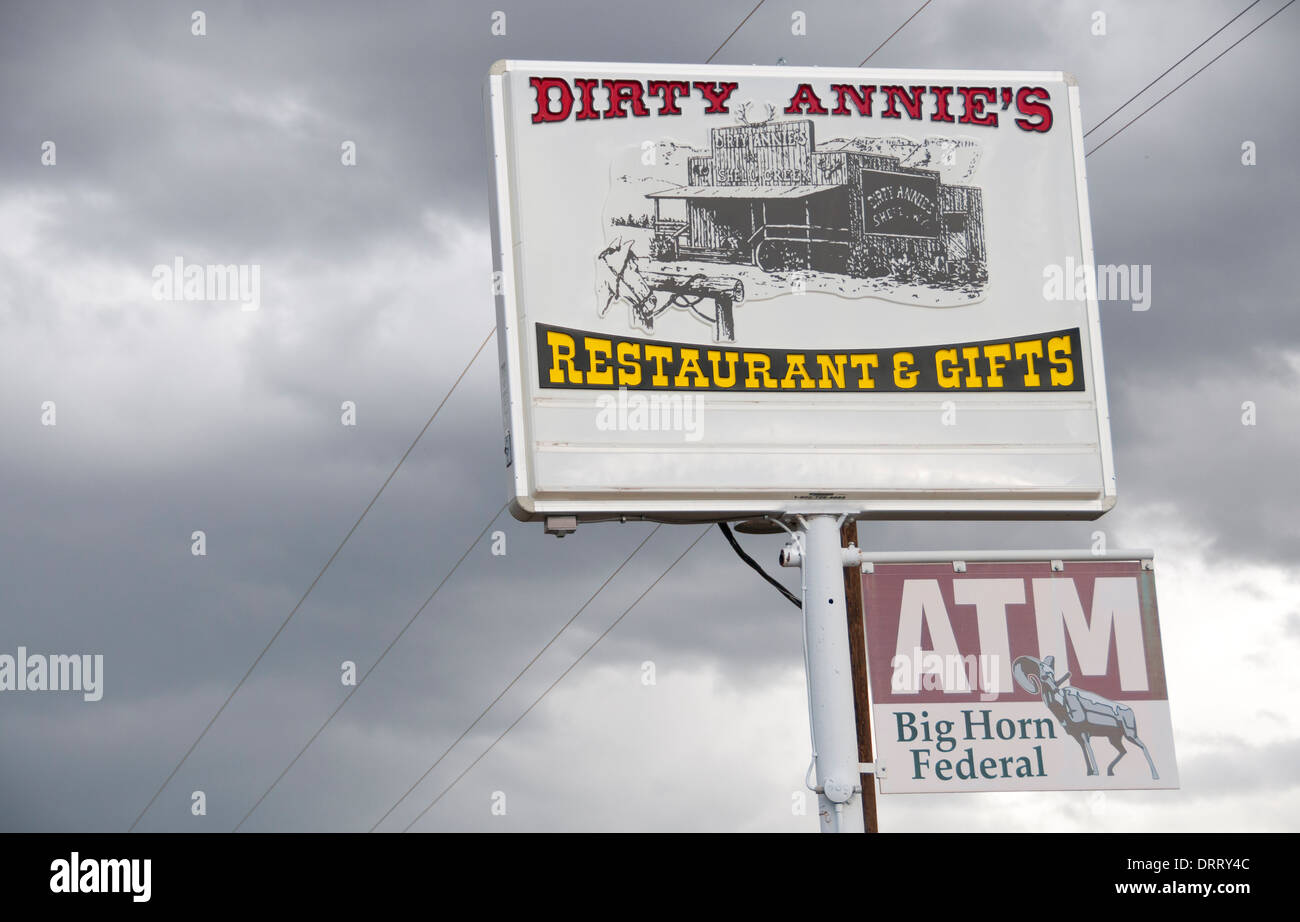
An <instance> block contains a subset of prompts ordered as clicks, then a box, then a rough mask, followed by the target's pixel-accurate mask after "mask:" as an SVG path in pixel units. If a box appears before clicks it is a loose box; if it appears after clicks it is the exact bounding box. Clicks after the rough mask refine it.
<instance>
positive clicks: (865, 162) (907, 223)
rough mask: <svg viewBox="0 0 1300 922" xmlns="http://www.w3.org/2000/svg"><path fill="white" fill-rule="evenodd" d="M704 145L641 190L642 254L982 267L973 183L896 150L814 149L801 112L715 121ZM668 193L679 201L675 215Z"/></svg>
mask: <svg viewBox="0 0 1300 922" xmlns="http://www.w3.org/2000/svg"><path fill="white" fill-rule="evenodd" d="M710 147H711V153H710V154H708V155H705V156H696V157H690V158H689V159H688V161H687V182H686V185H684V186H674V187H672V188H669V189H664V190H662V191H659V192H653V193H650V194H649V195H647V198H649V199H651V200H652V201H653V202H654V222H653V226H654V231H655V236H654V239H653V242H652V244H651V253H650V255H651V257H652V258H654V259H658V260H663V261H669V262H671V261H676V260H705V261H711V262H722V263H740V264H752V265H754V266H757V267H758V268H759V269H761V270H763V271H765V272H774V271H781V270H792V269H809V270H814V271H820V272H830V273H838V274H842V275H849V276H854V277H859V278H864V277H869V276H881V275H888V274H892V275H893V276H894V277H895V278H898V279H900V280H902V279H907V280H911V281H919V282H923V283H926V284H960V283H963V282H976V283H979V282H983V281H984V280H985V279H986V278H987V255H986V252H985V246H984V203H983V196H982V194H981V191H980V189H979V188H977V187H974V186H961V185H949V184H946V183H943V182H941V181H940V179H939V175H940V174H939V171H938V170H932V169H924V168H920V167H908V166H903V165H902V164H901V163H900V161H899V159H898V158H897V157H890V156H884V155H880V154H871V153H865V152H862V151H855V150H849V149H843V150H817V149H816V145H815V142H814V138H813V123H812V121H811V120H809V119H795V120H787V121H781V122H768V123H765V124H760V125H735V126H727V127H721V128H714V129H712V131H711V132H710ZM669 202H678V203H681V204H678V205H677V206H676V210H677V212H678V214H677V215H676V216H675V217H674V216H665V214H664V212H665V211H669V210H670V208H666V207H663V206H665V205H666V204H667V203H669ZM682 204H684V206H685V210H684V213H682V210H681V205H682Z"/></svg>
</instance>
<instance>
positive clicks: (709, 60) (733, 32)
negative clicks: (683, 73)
mask: <svg viewBox="0 0 1300 922" xmlns="http://www.w3.org/2000/svg"><path fill="white" fill-rule="evenodd" d="M765 2H766V0H758V2H757V3H755V4H754V8H753V9H752V10H750V11H749V16H753V15H754V14H755V13H757V12H758V8H759V7H760V6H762V5H763V4H764V3H765ZM749 16H746V17H745V18H744V19H742V20H741V21H740V25H739V26H736V28H734V29H732V30H731V34H730V35H728V36H727V37H726V38H724V39H723V40H722V44H721V45H719V46H718V47H717V48H715V49H714V50H713V54H711V55H709V56H708V57H707V58H706V59H705V61H704V63H705V64H711V63H712V62H713V59H714V58H716V57H717V56H718V52H719V51H721V50H722V49H723V48H725V47H727V42H729V41H731V40H732V39H733V38H735V37H736V33H737V32H739V31H740V28H741V26H743V25H744V24H745V23H747V22H749Z"/></svg>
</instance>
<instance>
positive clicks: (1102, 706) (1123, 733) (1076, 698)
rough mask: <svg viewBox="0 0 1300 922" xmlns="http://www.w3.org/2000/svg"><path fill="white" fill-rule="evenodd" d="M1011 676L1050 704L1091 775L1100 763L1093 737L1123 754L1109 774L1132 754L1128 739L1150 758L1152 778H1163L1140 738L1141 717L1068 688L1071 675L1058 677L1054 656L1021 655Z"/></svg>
mask: <svg viewBox="0 0 1300 922" xmlns="http://www.w3.org/2000/svg"><path fill="white" fill-rule="evenodd" d="M1011 673H1012V675H1014V676H1015V679H1016V684H1017V685H1019V686H1020V687H1021V688H1023V689H1024V690H1025V691H1027V692H1029V693H1030V694H1031V695H1041V696H1042V698H1043V704H1045V705H1047V709H1048V710H1049V711H1051V712H1052V716H1053V717H1055V718H1056V719H1057V720H1059V721H1060V722H1061V726H1062V727H1064V728H1065V732H1066V733H1068V734H1069V735H1070V736H1073V737H1074V739H1075V741H1076V742H1078V744H1079V748H1080V749H1082V750H1083V758H1084V759H1085V760H1086V761H1087V763H1088V774H1090V775H1096V774H1098V772H1097V760H1096V758H1095V757H1094V756H1093V754H1092V737H1093V736H1104V737H1106V739H1108V740H1110V743H1111V745H1112V746H1114V747H1115V748H1116V749H1117V750H1118V751H1119V755H1117V756H1115V761H1113V762H1111V763H1110V765H1108V766H1106V774H1107V775H1113V774H1115V766H1116V765H1117V764H1118V763H1119V760H1120V759H1122V758H1124V754H1125V753H1126V752H1127V751H1128V750H1126V749H1125V748H1124V740H1128V741H1129V742H1130V743H1133V744H1134V745H1135V746H1137V747H1138V748H1139V749H1141V750H1142V754H1143V755H1144V756H1146V757H1147V765H1149V766H1151V777H1152V779H1153V780H1157V781H1158V780H1159V779H1160V776H1159V775H1158V774H1156V763H1155V762H1153V761H1152V760H1151V753H1150V752H1149V751H1148V750H1147V747H1146V744H1144V743H1143V742H1142V740H1140V739H1138V735H1137V718H1136V717H1134V715H1133V709H1132V708H1131V707H1129V706H1128V705H1127V704H1118V703H1116V702H1114V701H1110V700H1108V699H1106V698H1103V697H1102V696H1101V695H1098V694H1094V693H1093V692H1090V691H1085V690H1083V689H1081V688H1066V687H1065V683H1066V682H1068V681H1069V680H1070V674H1069V673H1068V672H1067V673H1065V674H1064V675H1062V676H1061V677H1060V678H1057V677H1056V661H1055V659H1054V658H1053V657H1051V656H1049V657H1046V658H1045V659H1041V660H1040V659H1036V658H1034V657H1032V656H1018V657H1016V660H1015V662H1014V663H1012V664H1011Z"/></svg>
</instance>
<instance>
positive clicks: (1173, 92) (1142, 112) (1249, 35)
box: [1084, 0, 1295, 157]
mask: <svg viewBox="0 0 1300 922" xmlns="http://www.w3.org/2000/svg"><path fill="white" fill-rule="evenodd" d="M1292 3H1295V0H1287V3H1286V5H1285V6H1283V7H1282V8H1281V9H1279V10H1278V11H1277V12H1275V13H1274V14H1273V16H1276V15H1277V14H1278V13H1281V12H1282V11H1283V10H1285V9H1286V8H1287V7H1289V6H1290V5H1291V4H1292ZM1273 16H1270V17H1268V19H1265V20H1264V21H1263V22H1261V23H1260V24H1259V25H1257V26H1255V28H1253V29H1251V30H1250V31H1249V32H1247V33H1246V34H1245V35H1243V36H1242V37H1241V38H1239V39H1237V40H1236V41H1235V42H1233V43H1232V44H1231V45H1229V46H1228V47H1227V48H1225V49H1223V50H1222V51H1220V52H1219V53H1218V54H1216V55H1215V56H1214V57H1212V58H1210V61H1209V63H1208V64H1206V65H1205V66H1204V67H1202V68H1201V69H1200V70H1198V71H1196V73H1194V74H1192V76H1191V77H1188V78H1187V79H1186V80H1184V81H1183V82H1182V83H1180V84H1178V86H1176V87H1174V88H1173V89H1172V90H1170V91H1169V92H1168V93H1166V94H1165V95H1163V96H1161V97H1160V98H1159V99H1157V100H1156V101H1155V102H1153V103H1152V104H1151V105H1149V106H1147V107H1146V108H1145V109H1143V110H1142V111H1141V112H1139V113H1138V114H1137V116H1136V117H1134V118H1133V119H1132V121H1129V122H1128V123H1127V124H1125V125H1124V127H1123V128H1120V130H1119V131H1117V132H1115V134H1113V135H1111V136H1110V137H1108V138H1107V139H1106V140H1105V141H1102V142H1101V143H1100V144H1098V145H1097V146H1096V147H1094V148H1093V149H1092V150H1090V151H1088V153H1086V154H1085V155H1084V156H1085V157H1091V156H1092V155H1093V154H1095V153H1097V151H1099V150H1101V149H1102V148H1103V147H1105V146H1106V144H1107V143H1108V142H1109V141H1110V140H1111V139H1112V138H1114V137H1116V136H1117V135H1119V134H1120V132H1122V131H1123V130H1124V129H1125V128H1127V127H1128V126H1129V125H1132V124H1133V122H1136V121H1137V120H1138V119H1140V118H1141V117H1142V116H1144V115H1146V114H1147V113H1148V112H1150V111H1151V110H1152V109H1154V108H1155V107H1156V106H1158V105H1160V104H1161V103H1162V102H1164V101H1165V100H1166V99H1168V98H1169V97H1170V96H1172V95H1174V94H1175V93H1177V92H1178V91H1179V90H1180V89H1182V88H1183V87H1185V86H1186V85H1187V84H1188V83H1190V82H1191V81H1192V80H1193V78H1195V77H1196V75H1197V74H1199V73H1201V71H1203V70H1205V69H1206V68H1207V67H1209V66H1210V64H1213V63H1214V62H1215V61H1217V60H1219V58H1221V57H1223V56H1224V55H1225V54H1227V53H1228V52H1229V51H1231V50H1232V49H1234V48H1236V47H1237V46H1238V45H1240V44H1241V43H1242V42H1244V41H1245V40H1246V39H1248V38H1250V37H1251V36H1252V35H1254V34H1255V33H1256V32H1258V31H1259V30H1260V29H1262V28H1263V27H1264V26H1266V25H1268V23H1269V20H1271V19H1272V18H1273Z"/></svg>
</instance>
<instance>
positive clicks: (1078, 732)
mask: <svg viewBox="0 0 1300 922" xmlns="http://www.w3.org/2000/svg"><path fill="white" fill-rule="evenodd" d="M1057 566H1059V567H1060V569H1054V565H1053V563H1052V561H1050V560H1043V561H1039V562H1016V563H1012V562H1005V563H1002V562H995V563H969V564H966V565H965V567H964V571H963V568H962V567H960V566H956V565H954V564H953V563H942V564H931V563H924V564H923V563H899V564H878V565H876V566H874V568H872V569H873V572H871V573H865V574H863V577H862V588H863V607H864V613H865V619H866V625H865V626H866V639H867V661H868V668H869V671H870V676H871V683H870V684H871V706H872V718H873V725H874V728H875V737H876V748H875V750H874V751H875V752H876V753H877V759H876V761H877V780H878V782H879V785H880V790H881V792H882V793H920V792H936V791H941V792H953V791H1010V790H1016V791H1019V790H1117V789H1125V788H1176V787H1178V768H1177V764H1176V761H1175V756H1174V742H1173V730H1172V727H1171V724H1170V718H1169V695H1168V690H1167V688H1166V686H1165V670H1164V660H1163V657H1162V653H1161V644H1160V624H1159V619H1158V617H1157V610H1156V594H1155V573H1154V571H1153V570H1152V569H1151V568H1150V562H1149V561H1148V562H1147V565H1146V566H1144V564H1143V562H1142V561H1140V560H1131V561H1128V560H1097V561H1064V562H1059V561H1058V562H1057Z"/></svg>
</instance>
